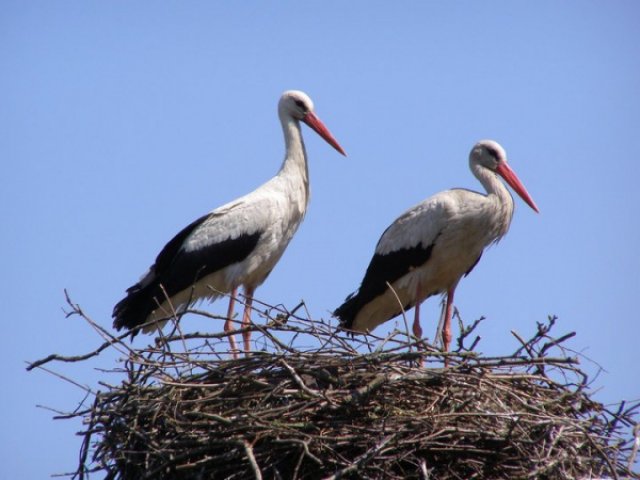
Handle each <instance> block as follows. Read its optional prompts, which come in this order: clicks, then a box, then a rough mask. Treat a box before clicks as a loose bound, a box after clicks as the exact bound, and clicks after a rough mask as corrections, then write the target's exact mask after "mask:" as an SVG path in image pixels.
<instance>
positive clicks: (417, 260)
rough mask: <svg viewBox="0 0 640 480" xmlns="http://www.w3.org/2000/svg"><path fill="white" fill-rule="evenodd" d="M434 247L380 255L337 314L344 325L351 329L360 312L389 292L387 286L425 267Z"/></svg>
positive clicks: (419, 247) (406, 249) (335, 314)
mask: <svg viewBox="0 0 640 480" xmlns="http://www.w3.org/2000/svg"><path fill="white" fill-rule="evenodd" d="M433 246H434V244H431V245H429V246H427V247H424V246H422V244H418V245H416V246H415V247H411V248H403V249H401V250H396V251H394V252H390V253H387V254H385V255H381V254H378V253H376V254H375V255H374V256H373V258H372V259H371V262H370V263H369V266H368V267H367V272H366V273H365V275H364V278H363V279H362V284H361V285H360V288H359V289H358V291H357V293H355V294H352V295H350V296H349V297H347V299H346V300H345V302H344V303H343V304H342V305H340V306H339V307H338V308H337V309H336V310H335V312H334V313H333V314H334V316H336V317H338V318H339V319H340V325H341V326H342V327H343V328H346V329H350V328H351V327H352V325H353V321H354V320H355V318H356V316H357V315H358V312H360V310H361V309H362V308H363V307H364V306H365V305H366V304H367V303H369V302H370V301H372V300H373V299H374V298H376V297H378V296H379V295H382V294H383V293H384V292H385V290H386V289H387V288H388V287H387V283H389V284H392V283H393V282H395V281H396V280H398V279H399V278H401V277H402V276H404V275H406V274H407V273H409V272H410V271H411V270H412V269H414V268H417V267H419V266H421V265H424V263H425V262H426V261H427V260H429V258H430V257H431V251H432V250H433Z"/></svg>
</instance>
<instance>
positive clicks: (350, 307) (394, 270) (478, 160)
mask: <svg viewBox="0 0 640 480" xmlns="http://www.w3.org/2000/svg"><path fill="white" fill-rule="evenodd" d="M469 168H470V169H471V172H473V174H474V175H475V177H476V178H477V179H478V180H479V181H480V183H481V184H482V186H483V187H484V188H485V190H486V191H487V193H486V195H485V194H482V193H478V192H474V191H471V190H466V189H462V188H456V189H453V190H447V191H444V192H440V193H437V194H436V195H434V196H432V197H429V198H427V199H426V200H424V201H422V202H421V203H419V204H418V205H416V206H414V207H413V208H411V209H409V210H407V211H406V212H405V213H404V214H402V215H401V216H400V217H398V218H397V219H396V220H395V221H394V222H393V223H392V224H391V225H390V226H389V227H388V228H387V229H386V230H385V231H384V233H383V234H382V237H380V240H379V241H378V244H377V246H376V249H375V253H374V255H373V258H372V259H371V262H370V263H369V266H368V267H367V272H366V273H365V276H364V279H363V280H362V284H361V285H360V288H359V290H358V291H357V292H356V293H354V294H352V295H350V296H349V297H347V299H346V300H345V302H344V303H343V304H342V305H341V306H340V307H338V308H337V309H336V311H335V312H334V315H335V316H336V317H338V319H339V320H340V325H341V327H342V328H344V329H346V330H351V331H355V332H366V331H371V330H373V329H374V328H375V327H377V326H378V325H380V324H381V323H384V322H386V321H388V320H391V319H392V318H394V317H395V316H397V315H399V314H400V313H402V312H403V311H405V310H408V309H410V308H411V307H415V310H414V321H413V333H414V335H415V336H416V337H417V338H421V337H422V328H421V327H420V304H421V303H422V302H423V301H424V300H425V299H427V298H428V297H430V296H432V295H436V294H446V297H447V298H446V304H445V310H444V321H443V325H444V327H443V331H442V343H443V347H444V349H445V351H447V350H449V345H450V343H451V325H450V324H451V310H452V305H453V295H454V292H455V289H456V285H458V282H459V281H460V279H461V278H462V276H463V275H468V274H469V272H471V270H472V269H473V267H474V266H475V265H476V263H478V261H479V260H480V256H481V255H482V252H483V250H484V249H485V248H486V247H487V246H489V245H491V244H492V243H495V242H497V241H498V240H500V239H501V238H502V237H503V236H504V235H505V234H506V233H507V230H509V224H510V223H511V217H512V216H513V208H514V204H513V198H512V197H511V194H510V193H509V191H508V190H507V188H506V187H505V186H504V184H503V183H502V182H501V181H500V179H499V178H498V175H499V176H501V177H502V178H503V179H504V180H505V181H506V182H507V183H508V184H509V185H510V186H511V188H513V189H514V190H515V192H516V193H517V194H518V195H520V197H521V198H522V199H523V200H524V201H525V202H526V203H527V204H528V205H529V206H530V207H531V208H532V209H533V210H535V211H536V212H538V207H537V206H536V204H535V203H534V201H533V200H532V199H531V197H530V196H529V194H528V193H527V190H526V189H525V188H524V186H523V185H522V183H521V182H520V180H519V179H518V177H517V176H516V174H515V172H514V171H513V170H512V169H511V168H510V167H509V165H508V164H507V155H506V153H505V151H504V149H503V148H502V147H501V146H500V145H499V144H498V143H497V142H494V141H492V140H483V141H480V142H478V143H477V144H476V145H475V146H474V147H473V149H472V150H471V153H470V154H469ZM387 284H388V285H391V289H390V288H388V285H387Z"/></svg>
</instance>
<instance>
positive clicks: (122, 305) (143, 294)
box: [112, 284, 162, 335]
mask: <svg viewBox="0 0 640 480" xmlns="http://www.w3.org/2000/svg"><path fill="white" fill-rule="evenodd" d="M158 294H160V295H161V294H162V290H161V288H160V286H159V285H153V284H152V285H147V286H145V287H140V285H139V284H136V285H134V286H133V287H131V288H129V289H128V290H127V296H126V297H124V298H123V299H122V300H120V301H119V302H118V303H117V304H116V306H115V307H114V308H113V314H112V317H113V328H115V329H116V330H122V329H123V328H126V329H127V330H131V329H134V328H136V327H138V326H140V325H142V324H144V323H146V322H147V320H148V317H149V315H151V313H152V312H153V311H154V310H155V309H156V308H158ZM160 298H162V297H160ZM135 333H137V332H135ZM135 333H134V334H133V335H135Z"/></svg>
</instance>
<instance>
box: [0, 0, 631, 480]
mask: <svg viewBox="0 0 640 480" xmlns="http://www.w3.org/2000/svg"><path fill="white" fill-rule="evenodd" d="M0 11H1V12H2V13H1V14H0V70H1V71H2V74H0V99H1V100H0V159H1V161H2V165H3V166H4V167H3V169H2V179H3V182H2V187H1V188H0V205H1V207H0V208H1V211H2V218H3V225H4V229H3V233H2V235H0V251H2V252H3V258H4V261H3V265H4V266H3V272H4V274H3V275H1V276H0V282H1V283H0V291H1V292H2V294H1V297H0V298H1V304H0V306H1V308H2V312H3V318H4V320H3V324H4V334H5V340H6V341H5V346H4V348H3V354H2V358H3V365H4V366H3V369H2V371H3V375H4V382H3V383H4V387H3V392H4V393H3V394H2V395H1V396H0V422H1V423H0V426H1V428H0V444H2V445H3V448H2V449H0V477H2V478H33V479H40V478H46V476H47V475H49V474H53V473H59V472H66V471H71V470H73V469H74V468H75V466H76V460H77V456H78V450H79V446H80V439H79V438H78V437H75V436H74V432H75V431H77V430H79V429H80V425H79V424H78V423H73V422H60V421H56V422H54V421H52V420H51V414H50V412H48V411H45V410H42V409H38V408H36V405H37V404H44V405H48V406H51V407H54V408H59V409H63V410H68V409H70V408H73V407H74V406H75V404H76V403H77V402H78V401H79V400H80V399H81V398H82V393H81V392H80V391H79V390H78V389H76V388H74V387H72V386H70V385H67V384H65V383H63V382H62V381H60V380H58V379H56V378H54V377H52V376H50V375H48V374H46V373H45V372H42V371H37V372H32V373H26V372H25V371H24V367H25V363H24V362H25V361H26V360H34V359H37V358H40V357H43V356H45V355H47V354H49V353H52V352H58V353H64V354H78V353H83V352H85V351H87V350H90V349H93V348H94V347H95V346H96V345H97V344H98V338H97V336H96V335H95V334H94V333H93V332H92V331H91V330H90V329H89V327H88V326H87V325H86V324H84V323H83V322H81V321H79V320H78V319H65V318H64V315H63V313H62V310H61V308H62V307H63V306H64V296H63V289H64V288H67V289H68V290H69V292H70V293H71V295H72V297H73V299H74V300H75V301H76V302H78V303H80V304H81V305H82V307H83V308H84V309H85V310H86V312H87V313H88V314H89V315H91V316H92V318H93V319H94V320H96V321H97V322H99V323H100V324H102V325H104V326H107V327H108V326H110V324H111V319H110V313H111V309H112V307H113V305H114V303H115V302H116V301H117V300H119V299H120V298H121V297H122V295H123V293H124V289H125V288H126V287H128V286H129V285H131V284H132V283H133V282H134V281H135V280H137V279H138V277H139V276H140V275H141V274H142V273H143V272H144V270H145V269H146V268H147V267H148V266H149V265H150V263H151V262H152V261H153V259H154V258H155V255H156V254H157V253H158V251H159V249H160V248H161V247H162V246H163V245H164V244H165V242H166V241H168V240H169V239H170V238H171V237H172V236H173V235H174V234H175V233H176V232H177V231H178V230H179V229H180V228H182V227H183V226H185V225H186V224H187V223H189V222H190V221H192V220H193V219H195V218H197V217H198V216H199V215H201V214H203V213H205V212H207V211H209V210H211V209H213V208H214V207H217V206H219V205H221V204H222V203H224V202H226V201H228V200H231V199H233V198H235V197H237V196H240V195H242V194H244V193H247V192H248V191H250V190H252V189H253V188H255V187H256V186H258V185H259V184H261V183H262V182H264V181H266V180H267V179H268V178H270V177H271V176H272V175H273V174H274V173H275V172H276V171H277V169H278V167H279V166H280V163H281V161H282V157H283V143H282V133H281V130H280V125H279V123H278V119H277V115H276V105H277V101H278V98H279V96H280V94H281V93H282V92H283V91H284V90H287V89H300V90H304V91H305V92H307V93H308V94H309V95H310V96H311V97H312V98H313V100H314V101H315V104H316V110H317V113H318V115H319V116H320V117H321V118H322V119H323V120H324V122H325V123H326V124H327V126H328V127H329V128H330V129H331V131H332V132H333V134H334V135H335V136H336V138H337V139H338V140H339V141H340V142H341V144H342V145H343V146H344V148H345V149H346V150H347V152H348V154H349V156H348V157H347V158H343V157H341V156H339V155H338V154H337V153H336V152H335V151H333V150H332V149H331V148H330V147H329V146H328V145H326V144H325V143H324V142H323V141H322V140H321V139H319V138H318V137H317V136H316V135H315V134H313V132H311V131H310V130H309V129H307V128H306V127H305V131H304V135H305V140H306V143H307V149H308V153H309V157H310V170H311V184H312V200H311V206H310V209H309V211H308V213H307V217H306V219H305V222H304V223H303V225H302V227H301V228H300V230H299V232H298V234H297V236H296V237H295V238H294V240H293V242H292V243H291V245H290V247H289V249H288V251H287V252H286V253H285V255H284V257H283V258H282V260H281V262H280V264H279V265H278V266H277V267H276V269H275V270H274V272H273V274H272V275H271V277H270V278H269V280H268V281H267V282H266V283H265V284H264V285H263V286H262V287H261V288H260V289H258V291H257V294H256V296H257V298H258V299H261V300H263V301H265V302H268V303H272V304H275V303H283V304H285V305H287V306H289V307H293V306H294V305H295V304H297V302H298V301H299V300H300V299H305V300H306V302H307V304H308V308H309V310H310V312H311V314H312V315H313V316H314V317H326V316H327V312H328V311H330V310H332V309H334V308H335V307H336V306H337V305H339V304H340V302H341V301H342V300H343V299H344V297H345V296H346V295H347V294H348V293H349V292H351V291H352V290H354V289H355V288H356V287H357V286H358V283H359V281H360V280H361V278H362V275H363V273H364V270H365V268H366V265H367V263H368V261H369V258H370V256H371V254H372V251H373V248H374V245H375V243H376V241H377V239H378V237H379V235H380V234H381V233H382V231H383V230H384V228H385V227H386V226H387V225H388V224H389V223H390V222H391V221H392V220H393V219H395V218H396V217H397V216H398V215H399V214H400V213H401V212H403V211H404V210H405V209H406V208H408V207H410V206H412V205H413V204H415V203H417V202H418V201H420V200H421V199H423V198H425V197H427V196H429V195H431V194H433V193H436V192H438V191H441V190H444V189H447V188H451V187H468V188H473V189H477V188H479V184H477V182H476V180H475V179H474V178H473V177H472V175H471V173H470V172H469V170H468V167H467V155H468V152H469V150H470V148H471V146H472V145H473V143H475V142H476V141H477V140H480V139H482V138H493V139H495V140H498V141H499V142H500V143H501V144H502V145H503V146H504V147H505V149H506V150H507V153H508V154H509V158H510V161H511V165H512V167H513V168H514V169H515V171H516V172H517V173H518V175H519V176H520V178H521V180H522V181H523V182H524V184H525V185H526V186H527V188H528V190H529V192H530V193H531V195H532V196H533V198H534V200H535V201H536V203H537V204H538V206H539V207H540V210H541V213H540V214H539V215H536V214H535V213H533V212H532V211H531V210H530V209H529V208H528V207H526V205H524V203H523V202H521V201H520V200H519V199H517V201H516V203H517V207H516V213H515V217H514V221H513V223H512V226H511V231H510V232H509V234H508V235H507V237H506V238H505V239H504V240H503V241H502V242H501V243H500V244H498V245H497V246H495V247H493V248H491V249H490V250H489V251H488V252H486V253H485V255H484V256H483V259H482V261H481V262H480V264H479V265H478V266H477V267H476V269H475V270H474V272H473V273H472V274H471V275H470V276H469V277H468V278H466V279H465V280H464V281H463V282H461V284H460V286H459V288H458V292H457V302H456V305H457V307H458V308H459V310H460V311H461V313H462V316H463V317H464V319H465V320H466V321H468V322H470V321H472V320H474V319H475V318H478V317H480V316H482V315H484V316H486V317H488V319H489V320H488V321H487V322H486V323H484V324H483V326H482V331H481V333H482V336H483V341H482V343H481V346H480V349H481V350H483V351H484V352H486V353H488V354H492V355H494V354H504V353H509V352H511V351H512V350H514V349H515V347H516V343H515V340H514V339H513V338H512V336H511V334H510V333H509V332H510V330H512V329H513V330H516V331H517V332H519V333H520V334H521V335H524V336H527V335H529V334H530V333H531V332H532V331H533V330H534V328H535V322H536V321H543V320H544V319H545V318H546V317H547V315H549V314H555V315H558V316H559V318H560V320H559V328H558V329H557V331H556V333H558V334H560V333H565V332H568V331H573V330H575V331H577V332H578V335H577V337H576V338H575V339H573V340H572V342H571V346H573V347H574V348H575V349H576V350H579V351H584V353H586V354H587V355H588V356H589V357H591V358H592V359H594V360H595V361H597V362H598V363H599V364H600V365H602V367H603V368H605V369H606V373H604V374H602V375H601V376H600V377H599V378H598V379H597V381H596V384H595V386H596V387H597V388H599V389H600V391H599V392H598V393H597V398H598V399H600V400H601V401H604V402H611V401H618V400H622V399H628V400H630V399H638V398H639V397H640V373H639V372H640V369H638V368H637V354H638V352H637V349H638V339H640V322H639V321H638V306H637V301H638V298H639V297H640V254H639V246H640V228H639V227H640V215H639V214H638V205H640V188H639V187H638V182H639V180H640V175H639V174H640V167H639V166H638V165H639V157H638V156H639V151H640V150H639V146H638V140H639V139H640V114H639V113H638V112H640V30H639V29H638V25H639V24H640V3H638V2H636V1H626V2H625V1H609V2H602V1H567V2H556V1H536V2H513V1H490V2H477V1H460V2H403V3H402V5H401V7H400V6H399V4H397V3H390V2H369V1H367V2H358V1H355V2H332V1H323V2H278V3H277V4H274V3H269V4H267V3H264V2H254V1H249V2H226V3H223V2H198V1H194V2H186V3H185V2H161V3H160V2H135V4H134V3H133V2H78V1H69V2H43V1H30V2H24V1H0ZM207 308H210V309H211V310H212V311H214V312H216V313H224V312H225V311H226V305H225V302H224V301H220V302H217V303H214V304H211V305H210V306H207ZM422 312H423V314H422V316H423V322H422V324H423V328H424V330H425V333H426V334H427V335H428V336H432V335H433V331H434V329H435V324H436V321H437V318H438V313H439V306H438V302H437V300H435V299H431V300H429V301H428V302H427V303H425V305H424V308H423V311H422ZM208 326H209V327H210V328H211V329H212V330H213V329H218V328H221V327H222V325H208ZM391 326H392V325H391ZM183 327H184V328H185V329H186V330H189V329H190V328H194V329H195V328H202V327H203V326H202V325H201V324H198V325H197V326H196V325H195V323H194V324H193V327H190V326H189V321H188V319H185V321H184V323H183ZM454 333H455V331H454ZM144 340H147V339H145V338H143V341H144ZM137 344H139V343H137ZM101 361H102V365H104V366H113V365H114V362H115V359H114V358H110V357H109V356H105V357H104V358H103V359H101ZM585 367H586V368H587V369H589V371H592V372H593V371H595V367H594V366H593V365H590V364H588V363H586V364H585ZM58 370H61V371H63V372H64V373H66V374H68V375H70V376H73V377H74V378H77V379H79V380H81V381H83V382H85V383H88V384H92V385H95V382H96V381H97V380H98V379H101V378H103V374H101V373H100V372H97V371H94V370H92V369H91V368H89V367H88V366H86V365H76V366H68V367H66V366H64V367H59V368H58Z"/></svg>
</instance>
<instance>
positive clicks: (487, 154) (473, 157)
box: [469, 140, 539, 212]
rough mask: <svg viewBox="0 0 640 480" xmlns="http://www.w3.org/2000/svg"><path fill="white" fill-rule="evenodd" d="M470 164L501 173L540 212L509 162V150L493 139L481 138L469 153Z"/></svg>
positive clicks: (515, 190) (528, 203)
mask: <svg viewBox="0 0 640 480" xmlns="http://www.w3.org/2000/svg"><path fill="white" fill-rule="evenodd" d="M469 166H470V167H471V169H472V170H473V169H474V168H475V166H480V167H484V168H486V169H488V170H491V171H492V172H495V173H496V174H498V175H500V176H501V177H502V178H503V179H504V181H505V182H507V183H508V184H509V186H510V187H511V188H513V190H514V192H516V193H517V194H518V195H519V196H520V198H522V200H524V201H525V202H526V203H527V205H529V206H530V207H531V208H532V209H533V210H535V211H536V212H538V211H539V210H538V207H537V206H536V204H535V202H534V201H533V199H532V198H531V196H530V195H529V192H527V189H526V188H524V185H523V184H522V182H521V181H520V179H519V178H518V176H517V175H516V172H514V171H513V170H512V169H511V167H510V166H509V165H508V164H507V152H505V151H504V148H502V146H501V145H500V144H499V143H498V142H495V141H493V140H480V141H479V142H478V143H476V144H475V145H474V146H473V148H472V149H471V153H470V154H469Z"/></svg>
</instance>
